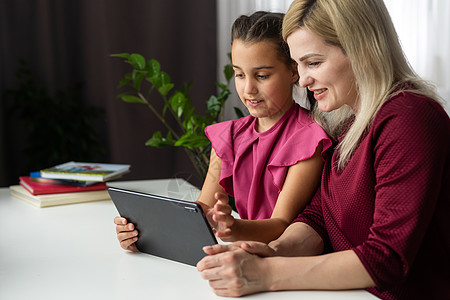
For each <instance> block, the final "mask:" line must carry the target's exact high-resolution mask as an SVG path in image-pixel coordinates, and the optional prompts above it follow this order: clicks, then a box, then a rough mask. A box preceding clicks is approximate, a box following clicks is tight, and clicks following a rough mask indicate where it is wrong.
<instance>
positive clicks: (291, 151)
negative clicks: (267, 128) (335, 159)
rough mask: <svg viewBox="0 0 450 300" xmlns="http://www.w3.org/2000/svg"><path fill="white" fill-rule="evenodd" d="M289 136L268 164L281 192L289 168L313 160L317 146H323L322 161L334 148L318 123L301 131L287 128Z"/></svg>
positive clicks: (282, 138) (279, 143) (279, 142)
mask: <svg viewBox="0 0 450 300" xmlns="http://www.w3.org/2000/svg"><path fill="white" fill-rule="evenodd" d="M284 132H290V134H289V135H285V136H283V137H281V139H280V141H278V143H277V144H278V145H280V146H279V149H278V150H277V151H276V153H277V154H276V156H274V157H273V159H272V160H271V161H270V162H269V164H268V170H269V172H270V173H271V174H272V176H273V180H274V184H275V186H276V187H277V188H278V190H279V191H281V189H282V187H283V183H284V180H285V178H286V173H287V170H288V167H289V166H292V165H295V164H296V163H297V162H299V161H302V160H306V159H308V158H311V157H312V156H313V155H314V153H315V152H316V149H317V146H319V144H320V143H322V144H323V149H322V153H321V154H322V159H323V160H325V158H326V153H327V150H328V149H329V148H330V147H331V146H332V142H331V139H330V138H329V137H328V135H327V134H326V133H325V131H324V130H323V129H322V127H320V126H319V125H318V124H317V123H314V122H311V123H310V124H308V125H307V126H303V127H302V128H300V129H294V128H286V129H285V130H284Z"/></svg>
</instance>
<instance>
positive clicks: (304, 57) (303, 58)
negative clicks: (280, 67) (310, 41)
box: [299, 53, 324, 61]
mask: <svg viewBox="0 0 450 300" xmlns="http://www.w3.org/2000/svg"><path fill="white" fill-rule="evenodd" d="M315 56H324V55H322V54H318V53H310V54H306V55H304V56H302V57H300V59H299V61H304V60H306V59H308V58H311V57H315Z"/></svg>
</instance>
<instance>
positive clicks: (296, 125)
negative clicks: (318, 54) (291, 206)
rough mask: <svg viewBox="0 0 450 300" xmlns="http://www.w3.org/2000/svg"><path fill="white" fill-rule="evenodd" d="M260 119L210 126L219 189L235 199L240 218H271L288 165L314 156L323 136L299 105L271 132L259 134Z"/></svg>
mask: <svg viewBox="0 0 450 300" xmlns="http://www.w3.org/2000/svg"><path fill="white" fill-rule="evenodd" d="M255 124H256V118H254V117H252V116H247V117H244V118H241V119H238V120H232V121H226V122H221V123H217V124H214V125H211V126H208V127H206V130H205V132H206V135H207V136H208V138H209V139H210V141H211V144H212V147H213V148H214V150H215V151H216V153H217V156H218V157H220V158H221V159H222V168H221V172H220V181H219V183H220V185H221V186H222V187H223V188H224V190H225V191H226V192H227V193H228V194H230V195H232V196H234V200H235V204H236V208H237V210H238V213H239V216H240V217H241V218H242V219H249V220H259V219H268V218H270V217H271V216H272V211H273V209H274V207H275V204H276V202H277V198H278V194H279V193H280V191H281V189H282V187H283V183H284V180H285V178H286V173H287V170H288V168H289V166H292V165H295V164H296V163H297V162H299V161H301V160H305V159H308V158H310V157H311V156H313V154H314V153H315V151H316V148H317V146H318V145H319V143H320V142H323V151H322V154H323V153H324V152H325V150H327V149H328V148H329V147H330V146H331V140H330V139H329V138H328V136H327V135H326V133H325V131H324V130H323V129H322V128H321V127H320V126H319V125H318V124H317V123H315V122H314V121H313V120H312V119H311V118H310V117H309V113H308V111H306V110H305V109H303V108H301V107H300V106H299V105H298V104H294V105H292V107H291V108H290V109H289V110H288V111H287V112H286V113H285V114H284V115H283V116H282V117H281V119H280V120H278V122H277V123H276V124H275V125H273V126H272V127H271V128H270V129H269V130H267V131H265V132H262V133H258V132H257V131H256V130H255Z"/></svg>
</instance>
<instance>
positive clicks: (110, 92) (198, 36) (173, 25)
mask: <svg viewBox="0 0 450 300" xmlns="http://www.w3.org/2000/svg"><path fill="white" fill-rule="evenodd" d="M215 2H216V1H211V0H190V1H179V0H145V1H144V0H140V1H138V0H129V1H124V0H77V1H60V0H35V1H32V0H28V1H27V0H14V1H11V0H0V92H1V93H0V126H1V127H0V186H8V185H11V184H17V183H18V176H22V175H27V172H29V171H34V170H28V169H27V166H28V165H29V160H30V155H27V154H25V152H24V149H25V148H26V147H27V145H28V144H29V139H30V137H29V136H28V133H27V128H26V125H25V122H24V120H23V119H21V118H20V116H18V114H17V113H13V112H12V111H11V107H10V106H11V103H10V99H9V98H8V94H6V93H5V91H6V90H10V89H16V88H17V86H18V79H17V78H16V76H15V72H16V71H17V70H18V68H19V59H23V60H24V61H25V62H27V64H28V65H29V67H30V69H31V71H32V72H33V73H34V74H35V75H36V79H37V81H39V82H40V83H41V84H42V85H45V87H46V88H47V90H48V93H49V94H50V95H55V94H56V93H57V91H58V90H62V89H66V88H68V87H70V86H73V85H74V84H77V83H82V88H81V90H80V97H79V100H77V101H79V102H80V105H92V106H96V107H100V108H102V109H103V113H102V114H101V116H100V117H98V118H97V119H96V120H95V122H94V123H93V126H94V128H95V130H96V131H97V133H98V136H99V143H100V144H101V145H102V146H103V147H104V149H105V151H104V152H103V153H101V152H100V151H99V154H100V158H99V159H96V161H98V162H107V163H124V164H130V165H131V173H130V174H128V175H126V176H125V177H123V180H133V179H152V178H171V177H182V178H185V179H187V180H189V181H190V182H191V183H193V184H194V185H197V186H199V187H200V185H201V182H202V179H200V178H198V176H197V175H196V174H195V170H194V169H193V167H192V166H191V164H190V161H189V160H188V158H187V156H186V154H185V153H184V151H183V150H182V149H179V148H164V149H158V148H153V147H148V146H145V142H146V141H147V139H148V138H150V137H151V135H152V134H153V132H154V131H156V130H164V128H163V126H162V125H161V124H160V123H159V121H158V120H157V119H156V118H155V117H154V116H153V115H152V114H151V112H150V110H148V109H147V108H146V107H144V106H142V105H139V104H130V103H124V102H122V101H121V100H120V99H119V98H117V97H116V96H117V94H119V93H120V92H123V90H119V89H118V88H117V86H118V83H119V81H120V79H121V78H122V77H123V76H124V75H125V73H126V72H128V71H129V70H130V69H129V67H128V65H127V64H125V63H124V62H123V60H122V59H119V58H112V57H110V56H109V55H110V54H113V53H122V52H127V53H140V54H142V55H144V56H145V57H146V58H147V59H150V58H154V59H156V60H158V61H159V62H160V63H161V68H162V69H163V70H164V71H166V72H167V73H168V74H169V75H170V76H171V77H172V81H173V82H174V83H175V84H176V88H179V87H180V86H181V84H183V83H186V82H189V81H193V85H192V88H191V90H190V95H191V98H192V101H193V104H194V105H195V107H196V112H197V113H202V112H203V111H204V109H205V101H206V100H207V99H208V98H209V96H210V95H211V94H215V93H216V86H215V81H216V74H217V73H216V61H217V60H216V4H215ZM157 96H158V95H156V94H155V95H154V96H153V98H154V100H155V101H160V98H159V97H157ZM27 101H28V100H27ZM52 138H55V137H54V136H52V135H49V136H46V139H48V140H51V139H52ZM34 151H43V150H42V149H35V150H34ZM41 154H42V155H44V156H45V155H47V153H41ZM81 159H82V158H77V160H81ZM85 161H88V159H85ZM34 163H39V162H34ZM44 167H48V166H47V165H43V166H42V168H44Z"/></svg>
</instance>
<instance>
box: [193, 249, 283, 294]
mask: <svg viewBox="0 0 450 300" xmlns="http://www.w3.org/2000/svg"><path fill="white" fill-rule="evenodd" d="M203 250H204V251H205V253H206V254H208V255H209V256H206V257H204V258H203V259H202V260H200V261H199V262H198V264H197V269H198V271H199V272H201V276H202V278H203V279H206V280H208V281H209V284H210V286H211V287H212V288H213V290H214V292H215V293H216V294H217V295H219V296H228V297H230V296H231V297H239V296H242V295H246V294H252V293H256V292H260V291H266V290H268V289H269V283H268V280H267V279H268V278H270V276H268V273H267V272H268V270H266V267H267V264H265V263H264V261H263V260H264V258H263V257H266V256H273V255H274V254H275V251H274V250H273V249H271V248H270V247H269V246H267V245H266V244H264V243H260V242H235V243H233V244H229V245H214V246H208V247H204V248H203ZM263 274H264V275H263Z"/></svg>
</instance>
